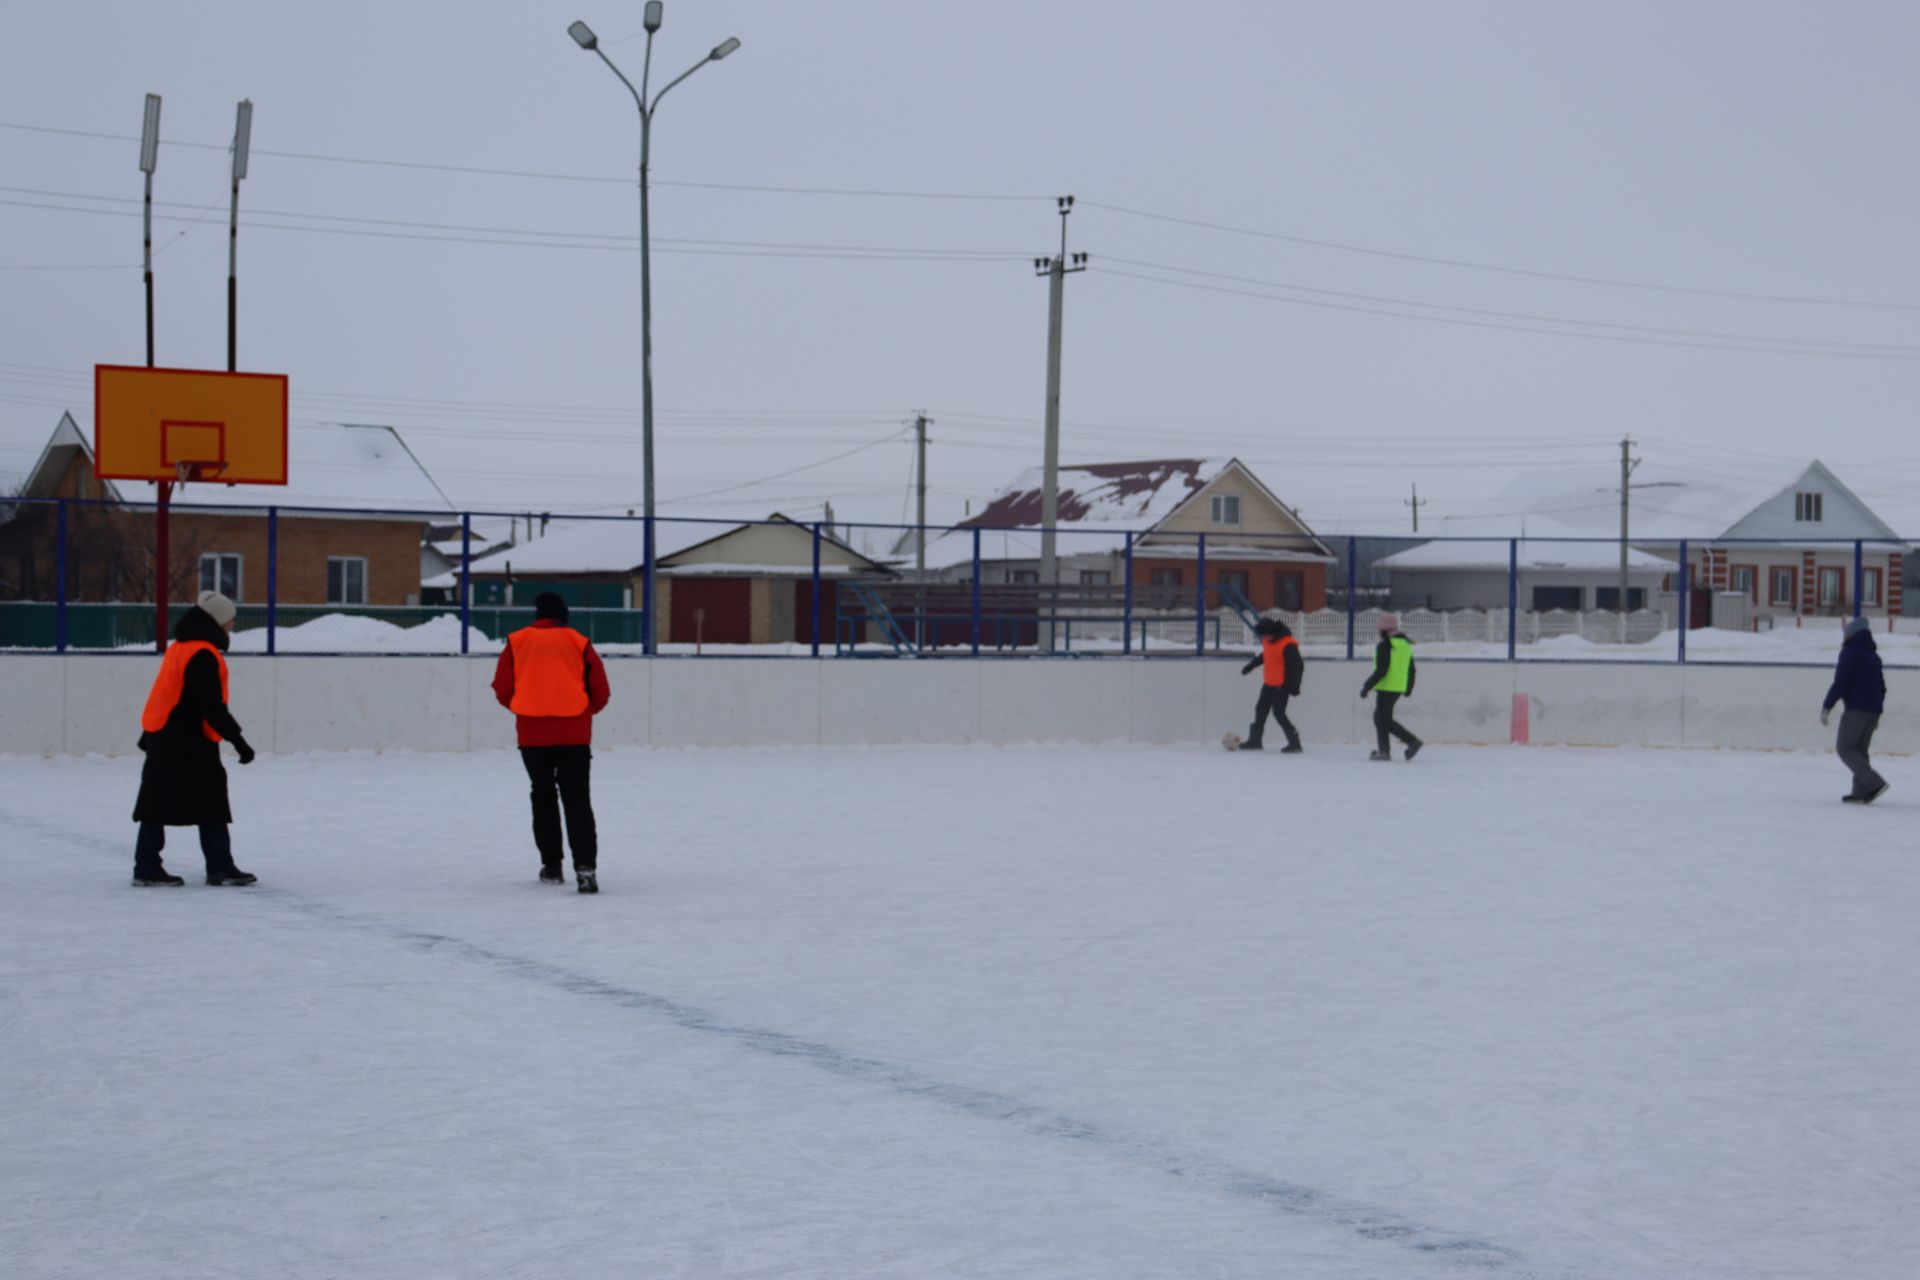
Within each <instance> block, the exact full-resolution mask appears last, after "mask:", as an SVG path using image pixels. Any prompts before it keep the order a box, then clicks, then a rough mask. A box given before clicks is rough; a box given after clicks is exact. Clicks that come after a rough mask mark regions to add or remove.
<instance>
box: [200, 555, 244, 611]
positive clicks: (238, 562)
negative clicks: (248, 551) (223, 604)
mask: <svg viewBox="0 0 1920 1280" xmlns="http://www.w3.org/2000/svg"><path fill="white" fill-rule="evenodd" d="M209 560H212V561H214V562H215V563H214V569H213V585H212V586H211V587H209V586H208V585H207V561H209ZM222 560H231V561H233V590H232V591H231V592H226V591H220V566H219V562H220V561H222ZM246 586H247V558H246V557H245V556H243V555H241V554H240V553H239V552H238V551H202V552H201V553H200V590H202V591H220V594H221V595H223V596H226V597H227V599H229V600H231V601H233V602H234V603H235V604H239V603H240V602H241V600H243V599H245V594H244V593H245V591H246Z"/></svg>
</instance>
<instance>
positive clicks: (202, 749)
mask: <svg viewBox="0 0 1920 1280" xmlns="http://www.w3.org/2000/svg"><path fill="white" fill-rule="evenodd" d="M173 638H174V640H176V641H183V640H204V641H206V642H207V643H208V644H211V645H214V646H216V647H218V648H219V649H221V650H222V651H224V650H225V649H226V647H227V632H226V629H225V628H224V627H222V626H221V625H220V624H219V623H217V622H215V621H214V620H213V619H212V618H211V617H209V616H208V615H207V614H206V612H205V611H204V610H201V609H189V610H187V612H186V614H185V615H184V616H183V617H182V618H181V619H180V622H179V624H178V625H177V626H175V627H174V629H173ZM203 722H204V723H206V724H210V725H212V726H213V731H214V732H215V733H217V734H219V735H220V736H221V737H222V738H224V739H226V740H227V741H228V742H231V743H233V744H234V746H235V747H239V746H240V745H241V744H243V743H244V742H245V741H246V739H245V738H243V737H242V736H241V734H240V726H239V725H238V724H237V723H236V722H235V721H234V718H233V716H232V714H231V713H229V712H228V710H227V704H226V700H225V699H224V698H222V697H221V696H220V667H219V664H218V663H216V662H215V661H214V658H213V655H212V654H210V653H198V654H195V655H194V657H193V660H192V661H191V662H189V663H187V671H186V678H185V681H184V684H183V687H182V688H181V690H180V703H179V705H178V706H176V707H174V709H173V714H172V715H170V716H168V717H167V723H166V724H165V726H163V727H162V728H161V729H160V731H159V732H158V733H142V734H141V735H140V749H141V750H142V751H144V752H146V753H147V763H146V766H145V767H144V768H143V769H142V770H141V771H140V798H139V799H137V800H136V801H134V805H133V820H134V821H135V822H158V823H161V824H163V825H165V826H169V827H200V826H214V825H219V824H223V823H229V822H232V821H233V810H232V808H231V807H229V806H228V804H227V771H226V768H225V767H224V766H222V765H221V763H220V744H219V743H217V742H209V741H208V740H207V735H206V734H204V733H202V732H201V731H200V726H201V724H202V723H203Z"/></svg>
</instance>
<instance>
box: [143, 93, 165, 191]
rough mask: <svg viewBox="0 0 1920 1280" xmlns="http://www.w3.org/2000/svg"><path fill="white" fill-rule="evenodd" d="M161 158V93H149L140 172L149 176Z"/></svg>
mask: <svg viewBox="0 0 1920 1280" xmlns="http://www.w3.org/2000/svg"><path fill="white" fill-rule="evenodd" d="M159 159H160V95H159V94H157V93H150V94H148V95H147V114H146V119H145V120H144V121H143V122H142V124H141V127H140V172H142V173H144V174H147V175H148V176H149V177H151V176H152V174H153V169H154V165H155V164H156V163H157V162H158V160H159Z"/></svg>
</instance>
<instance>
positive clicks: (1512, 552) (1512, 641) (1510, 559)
mask: <svg viewBox="0 0 1920 1280" xmlns="http://www.w3.org/2000/svg"><path fill="white" fill-rule="evenodd" d="M1519 647H1520V539H1518V538H1508V539H1507V661H1508V662H1512V661H1513V660H1514V659H1515V658H1517V657H1519V656H1520V655H1519Z"/></svg>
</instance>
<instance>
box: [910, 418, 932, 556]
mask: <svg viewBox="0 0 1920 1280" xmlns="http://www.w3.org/2000/svg"><path fill="white" fill-rule="evenodd" d="M932 421H933V419H931V418H929V417H927V415H926V414H924V413H922V414H919V415H917V416H916V417H915V418H914V420H913V431H914V449H915V451H916V455H917V460H916V462H915V464H914V474H915V475H916V476H918V477H919V484H918V485H917V486H916V487H917V488H918V489H919V503H920V507H919V515H918V517H917V518H916V519H915V521H914V537H913V540H914V552H913V568H914V574H915V576H916V577H918V578H919V579H920V581H922V582H925V581H926V580H927V426H928V424H929V423H931V422H932Z"/></svg>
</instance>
